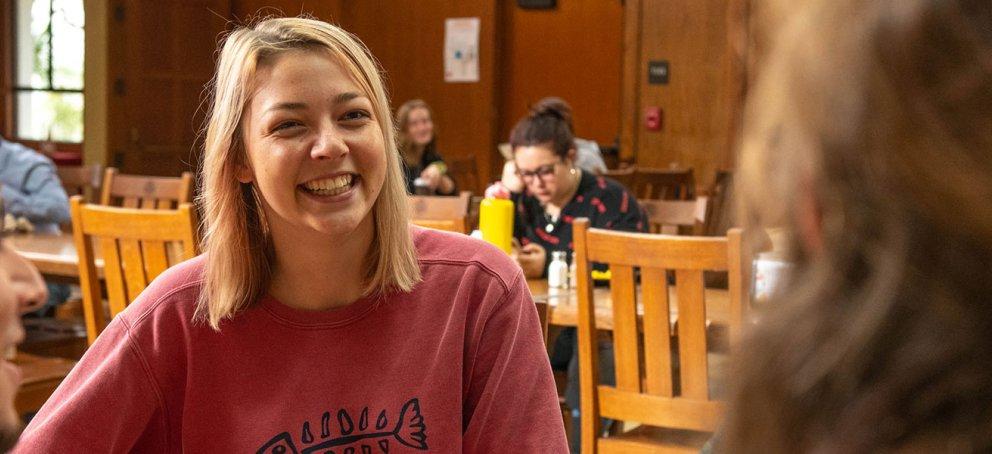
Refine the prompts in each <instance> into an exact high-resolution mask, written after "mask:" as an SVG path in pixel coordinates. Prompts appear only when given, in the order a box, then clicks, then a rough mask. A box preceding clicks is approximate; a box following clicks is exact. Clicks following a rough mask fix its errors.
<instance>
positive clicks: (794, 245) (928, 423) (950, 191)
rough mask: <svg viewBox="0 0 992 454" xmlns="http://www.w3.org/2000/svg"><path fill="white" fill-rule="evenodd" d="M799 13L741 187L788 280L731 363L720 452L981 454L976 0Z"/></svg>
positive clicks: (991, 310) (760, 101)
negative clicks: (785, 255)
mask: <svg viewBox="0 0 992 454" xmlns="http://www.w3.org/2000/svg"><path fill="white" fill-rule="evenodd" d="M800 3H801V5H803V6H802V9H801V10H799V11H798V13H796V15H795V16H793V17H792V18H791V20H790V21H789V22H787V23H786V24H785V26H779V27H776V29H777V30H780V32H779V34H778V38H777V40H776V41H774V45H775V47H774V48H773V50H772V52H771V53H770V54H769V55H768V56H767V57H766V58H765V59H763V60H762V61H766V62H767V63H766V65H765V66H764V67H762V68H760V70H759V71H758V74H759V79H758V81H757V83H756V85H755V87H754V90H753V91H752V92H751V98H750V105H749V110H748V112H750V113H751V115H750V116H749V118H750V120H749V121H748V122H747V124H748V128H747V131H746V133H745V139H744V148H743V153H742V156H741V159H740V160H739V162H740V178H741V180H739V181H740V184H739V185H737V189H738V191H740V192H739V194H741V196H742V197H743V201H744V206H745V207H746V208H745V210H744V212H743V213H742V214H743V216H742V217H741V219H744V220H747V221H749V222H751V225H750V227H758V228H763V227H768V226H775V227H788V232H790V235H789V238H788V239H789V243H790V244H791V248H790V255H791V260H792V261H793V263H794V265H795V266H794V268H793V270H792V271H791V273H790V274H791V276H790V277H789V278H788V280H787V281H786V282H785V283H784V284H783V287H782V288H781V289H780V290H781V291H780V292H778V295H777V297H775V298H774V300H773V301H769V302H768V303H767V304H766V305H763V306H762V307H763V308H767V309H768V310H765V311H763V312H760V313H758V314H755V315H756V316H757V317H759V318H760V323H758V324H756V325H752V328H753V332H751V333H749V336H748V341H746V342H745V343H744V344H743V345H742V346H741V348H739V350H738V352H739V353H740V355H739V357H738V358H737V361H736V362H737V368H736V370H735V372H734V373H733V375H732V376H731V377H732V379H733V380H734V381H735V382H736V383H735V384H734V389H735V391H734V392H733V395H732V398H731V400H730V403H729V408H728V409H729V413H728V419H727V421H726V422H725V424H723V426H722V427H723V428H724V431H723V432H722V434H721V437H720V438H721V441H720V442H718V443H717V448H718V449H720V450H721V451H723V452H728V453H757V452H762V453H765V452H768V453H792V452H816V453H848V452H863V453H867V452H989V451H992V424H990V423H989V422H990V421H992V348H990V346H992V304H990V300H992V279H989V264H990V263H992V203H990V200H992V60H990V56H992V2H989V1H988V0H879V1H872V2H864V1H854V0H813V1H808V2H800Z"/></svg>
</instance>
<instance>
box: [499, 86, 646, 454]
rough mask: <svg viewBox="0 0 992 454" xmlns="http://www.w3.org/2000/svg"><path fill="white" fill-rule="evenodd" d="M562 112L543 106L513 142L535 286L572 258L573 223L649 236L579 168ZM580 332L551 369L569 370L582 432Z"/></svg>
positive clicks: (520, 237) (602, 183) (630, 202)
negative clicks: (561, 256)
mask: <svg viewBox="0 0 992 454" xmlns="http://www.w3.org/2000/svg"><path fill="white" fill-rule="evenodd" d="M566 118H568V117H566V116H565V115H564V114H563V113H562V112H561V111H559V110H558V108H557V106H554V105H544V106H543V107H542V108H541V109H540V110H533V111H532V112H531V113H530V115H528V116H526V117H524V118H523V119H521V120H520V121H519V122H517V124H516V126H514V127H513V131H512V132H511V134H510V145H511V146H512V150H513V159H514V162H515V163H516V169H517V176H518V177H519V178H520V180H521V181H522V182H523V183H524V185H526V186H525V188H524V191H523V192H519V193H514V194H513V196H512V199H513V203H514V209H515V210H516V213H515V214H514V218H513V219H514V221H513V222H514V227H513V236H514V238H515V239H516V240H517V241H518V242H519V243H520V248H519V250H517V251H516V257H517V261H518V262H519V263H520V266H521V268H523V270H524V274H525V275H526V276H527V277H529V278H539V277H544V276H546V275H547V270H548V258H549V257H550V256H551V254H550V252H551V251H566V252H569V253H570V254H571V252H572V251H573V248H574V245H573V244H572V221H574V220H575V218H580V217H584V218H589V222H590V225H591V227H595V228H600V229H612V230H626V231H633V232H646V231H647V228H648V222H647V216H646V215H645V213H644V211H643V210H641V207H640V205H638V204H637V201H636V200H635V199H634V196H633V195H631V194H630V193H629V192H627V190H626V189H625V188H624V187H623V186H621V185H620V183H617V182H616V181H613V180H611V179H609V178H606V177H603V176H596V175H593V174H591V173H589V172H587V171H585V170H583V169H579V168H577V167H576V165H575V156H576V150H575V140H574V138H573V137H572V128H570V127H569V125H568V121H567V120H566ZM575 336H576V330H575V328H568V329H564V330H562V332H561V334H559V336H558V338H557V340H556V341H555V347H554V354H553V357H552V366H553V367H554V368H556V369H559V370H560V369H565V368H566V367H567V369H568V389H567V390H566V392H565V396H566V400H567V402H568V405H569V407H571V408H572V418H573V426H572V427H579V411H578V408H579V386H578V355H577V352H576V348H575V347H576V337H575ZM600 360H601V364H602V369H601V376H602V377H604V381H605V382H607V383H612V379H613V378H612V377H613V350H612V344H611V343H609V342H603V343H601V344H600ZM578 432H579V431H578V430H576V431H573V435H574V436H573V439H572V440H571V449H572V452H578V449H579V436H578V435H579V433H578Z"/></svg>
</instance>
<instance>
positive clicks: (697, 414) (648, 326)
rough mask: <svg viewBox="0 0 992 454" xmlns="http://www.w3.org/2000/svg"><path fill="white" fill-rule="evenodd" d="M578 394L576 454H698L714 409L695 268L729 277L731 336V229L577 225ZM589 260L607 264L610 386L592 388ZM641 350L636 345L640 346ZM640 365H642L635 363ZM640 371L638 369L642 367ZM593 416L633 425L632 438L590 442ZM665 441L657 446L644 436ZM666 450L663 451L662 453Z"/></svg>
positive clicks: (738, 282)
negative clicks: (693, 232)
mask: <svg viewBox="0 0 992 454" xmlns="http://www.w3.org/2000/svg"><path fill="white" fill-rule="evenodd" d="M574 228H575V252H576V256H577V260H578V263H577V270H576V274H577V276H578V296H579V307H578V335H579V337H578V341H579V387H580V399H581V404H580V405H581V408H582V417H581V436H582V452H583V453H597V452H599V453H619V452H663V451H662V450H660V449H659V445H660V446H662V447H672V444H676V445H678V444H688V445H692V446H691V447H690V448H695V449H697V450H698V447H699V446H695V445H697V444H702V443H705V441H706V439H707V438H708V437H709V435H708V434H707V432H713V431H715V430H716V428H717V426H718V425H719V422H720V419H721V415H722V413H723V405H722V403H721V402H719V401H716V400H712V399H711V398H710V396H709V377H708V364H707V345H706V344H707V338H706V306H705V301H704V286H703V271H706V270H721V271H728V273H729V275H730V285H729V296H730V314H731V317H730V318H731V320H730V321H729V323H730V326H729V329H730V339H731V342H732V343H734V342H736V340H737V339H738V338H739V336H740V333H739V330H740V325H741V320H742V318H743V312H742V311H743V301H745V299H744V298H746V295H745V294H744V291H745V290H744V283H743V278H744V274H743V262H742V253H741V233H740V230H736V229H735V230H732V231H731V232H730V234H729V235H728V236H727V237H724V238H713V237H685V236H671V235H652V234H639V233H626V232H616V231H608V230H600V229H590V228H589V221H588V220H587V219H578V220H576V221H575V224H574ZM592 262H599V263H606V264H608V265H609V267H610V275H611V278H610V294H611V298H612V303H613V343H614V354H615V362H616V386H607V385H602V384H600V381H599V367H597V366H596V365H598V364H599V358H598V351H597V348H596V343H597V336H596V325H595V323H596V322H595V309H594V301H593V285H592V279H591V275H590V271H591V267H590V264H591V263H592ZM637 268H639V269H640V292H641V298H640V300H641V303H642V305H643V317H639V316H638V310H637V297H636V294H637V288H636V277H635V276H636V274H635V269H637ZM670 270H673V271H674V272H675V295H676V298H677V300H678V307H677V309H678V336H677V344H678V347H677V351H678V353H677V354H678V372H677V374H676V372H675V367H673V363H674V361H673V358H672V350H671V346H672V342H673V332H672V325H671V324H670V309H671V308H670V307H669V289H668V286H669V284H668V280H667V279H666V273H667V272H668V271H670ZM642 345H643V348H642V347H641V346H642ZM641 358H643V363H642V362H641V361H642V359H641ZM642 364H643V366H642ZM600 418H611V419H616V420H621V421H637V422H640V423H641V424H642V426H641V427H638V428H637V429H635V430H634V431H632V432H635V431H636V432H637V434H634V435H631V434H621V435H619V436H616V437H605V438H603V437H600V434H602V431H601V428H600ZM662 433H663V434H665V435H666V436H668V437H669V438H668V439H667V442H660V443H658V442H657V440H656V439H655V438H653V437H656V436H658V435H659V434H662ZM664 452H667V451H664Z"/></svg>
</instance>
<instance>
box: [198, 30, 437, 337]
mask: <svg viewBox="0 0 992 454" xmlns="http://www.w3.org/2000/svg"><path fill="white" fill-rule="evenodd" d="M290 51H305V52H327V53H329V54H330V55H332V56H333V57H334V58H336V59H337V60H338V62H339V63H340V64H341V65H342V66H343V67H344V68H345V71H346V72H348V73H349V74H350V75H351V77H352V78H353V79H354V81H355V82H356V83H357V84H358V86H359V87H360V88H361V89H362V91H363V92H364V93H365V95H366V96H368V97H369V99H370V100H371V102H372V106H373V107H372V108H373V111H374V112H373V113H374V114H375V118H376V120H377V121H378V123H379V128H380V129H381V130H382V136H383V143H384V144H385V150H384V152H385V153H386V164H387V169H386V178H385V181H384V182H383V187H382V191H381V192H380V193H379V197H378V199H376V201H375V204H374V206H373V207H372V215H373V217H374V224H375V236H374V239H373V244H372V248H371V250H370V253H369V257H368V258H367V262H366V263H365V266H366V268H367V272H366V282H365V284H364V285H365V286H364V291H365V294H366V295H368V294H374V293H384V292H387V291H409V290H410V289H412V288H413V286H414V285H415V284H416V283H417V282H418V281H419V280H420V268H419V265H418V263H417V259H416V254H415V252H414V247H413V241H412V239H411V238H410V234H409V229H408V219H409V215H408V212H407V211H408V208H407V203H406V188H405V186H404V180H403V174H402V173H401V169H400V162H399V159H398V152H397V150H396V143H395V132H394V129H393V123H392V117H391V115H390V111H389V100H388V97H387V95H386V90H385V88H384V87H383V82H382V76H381V75H380V71H379V67H378V66H377V64H376V62H375V60H374V58H373V57H372V55H371V54H370V53H369V51H368V49H367V48H366V47H365V46H364V45H363V44H362V43H361V41H359V39H358V38H357V37H355V36H354V35H352V34H350V33H348V32H347V31H345V30H343V29H341V28H339V27H336V26H334V25H331V24H328V23H325V22H321V21H317V20H312V19H306V18H276V19H268V20H264V21H261V22H259V23H258V24H256V25H255V26H254V27H250V28H248V27H245V28H239V29H236V30H234V31H233V32H231V34H230V35H229V36H228V37H227V39H226V40H225V42H224V44H223V47H222V48H221V51H220V56H219V59H218V62H217V73H216V75H215V76H214V81H213V84H212V85H213V104H212V106H211V109H210V114H209V116H208V118H207V122H206V142H205V150H204V154H203V169H202V191H201V196H200V203H201V204H202V207H203V210H204V216H203V222H204V232H205V239H204V248H203V250H204V252H205V253H206V261H205V272H204V283H203V291H202V293H201V295H200V299H199V301H198V303H197V311H196V314H197V318H199V319H203V320H206V321H207V322H208V323H209V324H210V326H211V327H213V328H214V329H218V330H219V329H220V322H221V320H223V319H225V318H230V317H233V316H234V315H235V314H236V313H237V312H238V311H239V310H241V309H243V308H245V307H247V306H248V305H250V304H252V303H253V302H255V301H256V300H258V299H259V297H261V296H262V294H263V293H264V292H265V291H266V289H267V288H268V284H269V279H270V278H271V263H272V259H273V257H274V256H273V250H272V248H273V245H272V241H271V238H270V236H269V233H268V228H267V226H266V221H265V216H264V213H263V211H262V210H261V208H260V200H259V197H260V194H259V193H258V191H257V190H256V189H255V188H254V186H252V185H251V184H246V183H241V182H239V181H238V179H237V168H238V167H239V166H242V165H246V164H247V163H248V158H247V155H246V153H245V144H244V140H243V136H242V128H241V122H242V117H243V115H244V114H245V112H246V111H247V107H246V106H247V104H248V103H249V102H250V101H251V93H252V89H253V84H254V79H255V74H256V73H257V71H258V68H259V67H262V66H264V65H266V64H268V62H271V61H272V59H273V57H274V56H276V55H280V54H283V53H286V52H290ZM328 247H332V246H330V245H328Z"/></svg>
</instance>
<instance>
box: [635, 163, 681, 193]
mask: <svg viewBox="0 0 992 454" xmlns="http://www.w3.org/2000/svg"><path fill="white" fill-rule="evenodd" d="M633 180H634V183H633V190H634V196H635V197H637V200H648V199H658V200H689V199H691V198H693V196H694V195H695V194H693V191H694V190H695V185H696V180H695V177H694V176H693V172H692V169H691V168H689V169H675V170H670V169H648V168H644V167H638V168H637V169H636V170H634V176H633Z"/></svg>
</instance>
